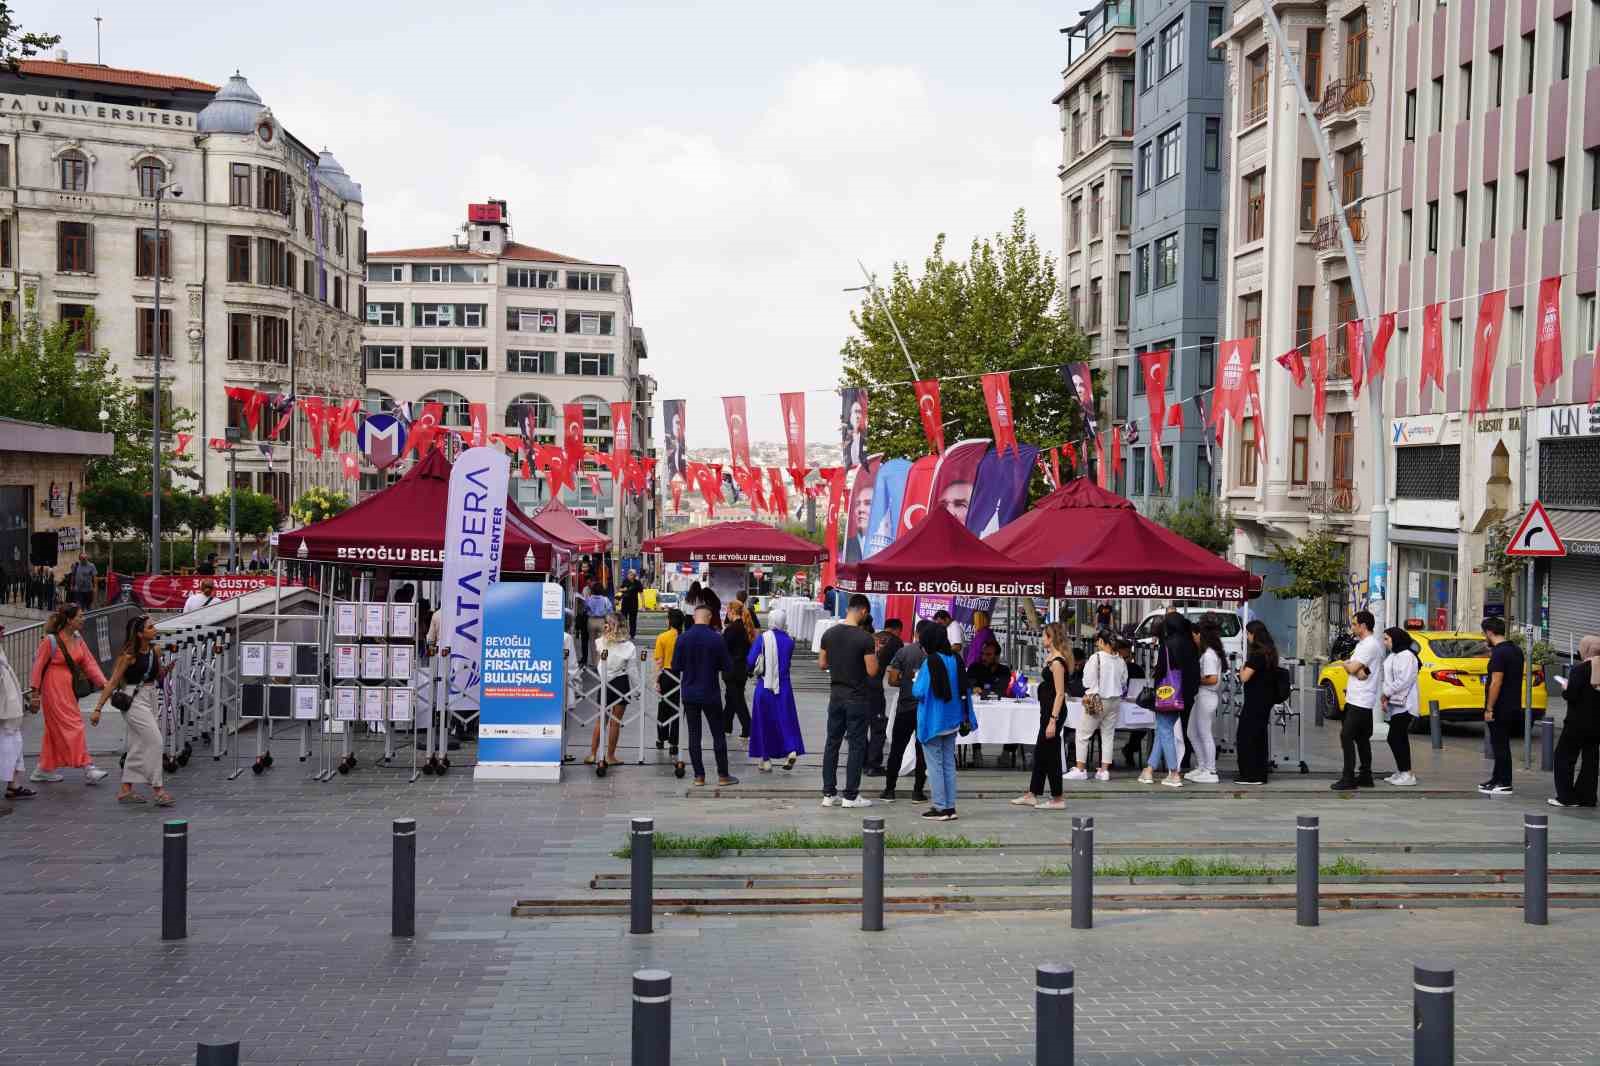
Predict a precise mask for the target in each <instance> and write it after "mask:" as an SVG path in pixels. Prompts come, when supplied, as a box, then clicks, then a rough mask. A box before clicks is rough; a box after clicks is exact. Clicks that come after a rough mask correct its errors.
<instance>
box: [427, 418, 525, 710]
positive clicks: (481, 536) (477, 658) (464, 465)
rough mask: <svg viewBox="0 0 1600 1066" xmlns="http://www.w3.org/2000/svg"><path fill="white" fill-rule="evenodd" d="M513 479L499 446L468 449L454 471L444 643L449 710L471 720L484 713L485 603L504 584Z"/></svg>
mask: <svg viewBox="0 0 1600 1066" xmlns="http://www.w3.org/2000/svg"><path fill="white" fill-rule="evenodd" d="M510 479H511V460H510V459H508V458H506V456H505V454H504V453H503V452H501V451H500V449H499V448H468V449H467V450H466V451H464V452H462V453H461V455H460V456H459V457H458V458H457V459H456V461H455V465H454V466H452V467H451V468H450V496H449V501H448V504H447V506H446V511H445V523H444V568H443V569H444V572H443V575H442V577H443V579H442V580H441V581H440V583H439V600H440V603H439V609H440V611H442V612H443V614H444V619H443V624H442V625H441V626H440V638H439V644H440V646H441V647H445V648H448V649H450V672H449V678H448V685H449V688H448V690H447V693H446V698H447V700H448V702H447V703H446V706H447V707H448V708H449V710H450V712H451V713H452V714H456V715H465V716H470V715H471V713H472V712H474V711H476V710H477V709H478V672H479V670H480V669H481V667H482V663H483V643H482V642H483V605H484V600H485V598H486V597H487V595H488V593H489V592H490V591H491V590H493V589H494V588H495V587H496V585H497V584H498V583H499V581H500V564H501V558H500V556H501V551H502V550H503V548H504V546H505V535H506V489H507V486H508V484H509V482H510Z"/></svg>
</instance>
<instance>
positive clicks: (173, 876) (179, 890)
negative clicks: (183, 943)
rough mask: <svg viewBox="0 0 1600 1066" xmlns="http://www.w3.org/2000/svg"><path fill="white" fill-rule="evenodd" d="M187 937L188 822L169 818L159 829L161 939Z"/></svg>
mask: <svg viewBox="0 0 1600 1066" xmlns="http://www.w3.org/2000/svg"><path fill="white" fill-rule="evenodd" d="M188 935H189V823H188V821H187V820H186V819H183V818H172V819H169V820H168V821H167V822H166V823H164V824H163V825H162V828H161V939H162V940H182V939H184V938H185V937H187V936H188Z"/></svg>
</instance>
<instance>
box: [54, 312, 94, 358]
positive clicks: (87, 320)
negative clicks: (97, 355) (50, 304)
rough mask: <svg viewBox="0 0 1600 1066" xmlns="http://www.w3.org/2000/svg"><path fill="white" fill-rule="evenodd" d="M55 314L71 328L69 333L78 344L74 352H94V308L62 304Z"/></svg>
mask: <svg viewBox="0 0 1600 1066" xmlns="http://www.w3.org/2000/svg"><path fill="white" fill-rule="evenodd" d="M57 314H58V316H59V318H60V321H62V322H64V323H68V324H70V325H71V327H72V329H71V330H70V332H71V333H72V334H73V336H75V337H76V338H77V342H78V346H77V348H76V349H75V351H80V352H92V351H94V308H93V307H90V306H89V305H88V304H62V305H61V306H60V307H59V308H58V310H57Z"/></svg>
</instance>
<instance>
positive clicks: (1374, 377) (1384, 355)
mask: <svg viewBox="0 0 1600 1066" xmlns="http://www.w3.org/2000/svg"><path fill="white" fill-rule="evenodd" d="M1394 323H1395V314H1394V312H1393V311H1390V312H1389V313H1388V314H1386V315H1379V316H1378V331H1377V332H1376V333H1374V334H1373V335H1372V354H1371V355H1369V356H1368V357H1367V381H1369V382H1370V383H1371V384H1372V387H1373V388H1377V383H1378V379H1379V378H1380V377H1382V376H1383V365H1384V363H1385V362H1386V361H1387V360H1388V358H1389V339H1390V338H1391V337H1393V336H1394Z"/></svg>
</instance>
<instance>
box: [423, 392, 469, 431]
mask: <svg viewBox="0 0 1600 1066" xmlns="http://www.w3.org/2000/svg"><path fill="white" fill-rule="evenodd" d="M422 402H423V403H442V404H444V420H443V424H444V425H447V426H457V427H460V428H462V429H465V428H466V427H468V426H470V425H472V413H471V412H470V411H468V410H467V398H466V397H465V396H463V395H461V394H460V393H459V392H452V391H451V390H449V389H435V390H434V391H433V392H430V393H428V395H426V396H424V397H423V398H422Z"/></svg>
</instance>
